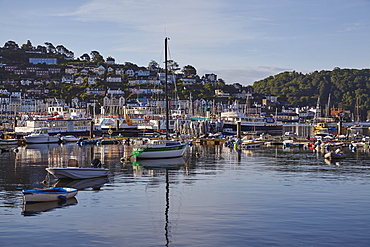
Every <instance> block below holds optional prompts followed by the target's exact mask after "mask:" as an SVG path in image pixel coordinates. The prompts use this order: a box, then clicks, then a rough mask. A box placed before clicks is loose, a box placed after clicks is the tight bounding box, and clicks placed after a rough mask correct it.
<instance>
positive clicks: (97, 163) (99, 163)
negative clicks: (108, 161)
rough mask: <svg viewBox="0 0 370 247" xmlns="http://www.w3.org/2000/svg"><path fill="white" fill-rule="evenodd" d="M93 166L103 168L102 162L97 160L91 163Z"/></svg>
mask: <svg viewBox="0 0 370 247" xmlns="http://www.w3.org/2000/svg"><path fill="white" fill-rule="evenodd" d="M91 166H92V167H94V168H101V161H100V160H99V159H97V158H95V159H93V161H91Z"/></svg>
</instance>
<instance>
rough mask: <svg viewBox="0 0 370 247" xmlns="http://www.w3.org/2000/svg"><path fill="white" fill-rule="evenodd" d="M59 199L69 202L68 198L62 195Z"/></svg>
mask: <svg viewBox="0 0 370 247" xmlns="http://www.w3.org/2000/svg"><path fill="white" fill-rule="evenodd" d="M58 199H59V200H67V197H66V196H62V195H60V196H58Z"/></svg>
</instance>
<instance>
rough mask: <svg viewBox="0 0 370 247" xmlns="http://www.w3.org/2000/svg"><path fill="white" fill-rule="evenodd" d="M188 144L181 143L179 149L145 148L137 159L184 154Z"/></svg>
mask: <svg viewBox="0 0 370 247" xmlns="http://www.w3.org/2000/svg"><path fill="white" fill-rule="evenodd" d="M185 149H186V144H184V145H181V146H180V148H179V149H171V147H169V148H166V147H165V148H145V149H144V151H143V152H142V153H140V154H139V155H137V156H136V158H137V159H166V158H176V157H181V156H183V154H184V152H185Z"/></svg>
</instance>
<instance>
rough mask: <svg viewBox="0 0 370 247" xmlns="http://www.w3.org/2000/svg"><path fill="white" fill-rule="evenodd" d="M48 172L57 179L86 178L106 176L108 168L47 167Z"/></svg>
mask: <svg viewBox="0 0 370 247" xmlns="http://www.w3.org/2000/svg"><path fill="white" fill-rule="evenodd" d="M46 171H48V172H49V173H50V174H52V175H53V176H54V177H56V178H58V179H86V178H96V177H104V176H108V171H109V170H108V169H105V168H95V167H49V168H46Z"/></svg>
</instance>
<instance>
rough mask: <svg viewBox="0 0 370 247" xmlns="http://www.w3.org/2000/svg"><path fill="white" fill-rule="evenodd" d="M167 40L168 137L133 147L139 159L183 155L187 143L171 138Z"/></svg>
mask: <svg viewBox="0 0 370 247" xmlns="http://www.w3.org/2000/svg"><path fill="white" fill-rule="evenodd" d="M167 41H168V38H167V37H166V38H165V63H164V64H165V95H166V97H165V98H166V118H165V119H166V139H165V140H148V142H147V143H146V144H144V145H141V146H138V147H135V148H133V150H132V153H133V155H134V156H135V157H136V158H137V159H163V158H175V157H181V156H183V154H184V152H185V149H186V147H187V144H182V143H180V142H179V141H176V140H169V99H168V85H167V84H168V83H167V79H168V76H167V73H168V69H167V63H168V60H167Z"/></svg>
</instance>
